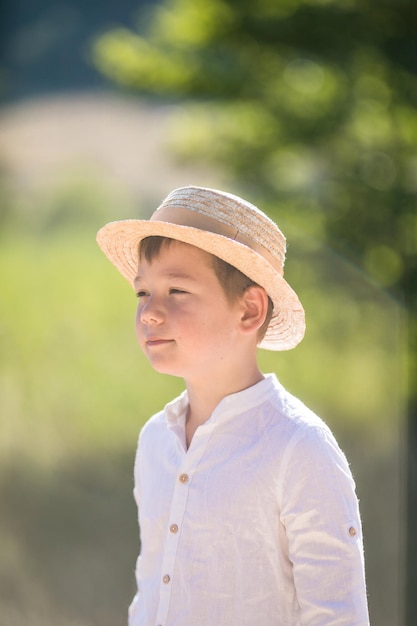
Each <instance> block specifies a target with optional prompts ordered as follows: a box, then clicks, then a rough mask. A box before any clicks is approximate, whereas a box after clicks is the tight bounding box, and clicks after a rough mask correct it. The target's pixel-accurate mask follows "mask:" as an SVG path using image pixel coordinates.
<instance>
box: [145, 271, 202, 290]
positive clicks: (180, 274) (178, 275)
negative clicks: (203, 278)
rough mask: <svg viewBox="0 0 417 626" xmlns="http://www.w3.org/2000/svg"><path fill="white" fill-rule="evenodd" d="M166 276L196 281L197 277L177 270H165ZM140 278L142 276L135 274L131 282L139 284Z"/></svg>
mask: <svg viewBox="0 0 417 626" xmlns="http://www.w3.org/2000/svg"><path fill="white" fill-rule="evenodd" d="M166 277H167V278H170V279H180V280H188V281H190V282H198V281H197V279H196V278H194V276H192V275H191V274H187V273H185V272H177V271H172V272H167V273H166ZM142 280H143V276H142V275H141V274H137V275H136V276H135V278H134V279H133V283H134V285H135V286H136V285H138V284H140V283H141V282H142Z"/></svg>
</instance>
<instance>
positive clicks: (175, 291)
mask: <svg viewBox="0 0 417 626" xmlns="http://www.w3.org/2000/svg"><path fill="white" fill-rule="evenodd" d="M169 293H171V294H177V293H187V292H186V291H184V289H175V288H171V289H170V290H169Z"/></svg>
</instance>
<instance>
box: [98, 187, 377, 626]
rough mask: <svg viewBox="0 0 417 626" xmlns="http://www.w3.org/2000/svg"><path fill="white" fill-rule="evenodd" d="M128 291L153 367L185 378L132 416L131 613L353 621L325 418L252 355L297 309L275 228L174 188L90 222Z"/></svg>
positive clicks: (247, 212)
mask: <svg viewBox="0 0 417 626" xmlns="http://www.w3.org/2000/svg"><path fill="white" fill-rule="evenodd" d="M97 240H98V243H99V245H100V247H101V248H102V250H103V251H104V253H105V254H106V255H107V257H108V258H109V259H110V260H111V261H112V263H113V264H114V265H115V266H116V267H117V269H118V270H119V271H120V272H121V273H122V275H123V276H124V277H125V278H127V280H128V281H129V282H130V283H131V285H132V286H133V287H134V289H135V291H136V293H137V296H138V298H139V303H138V308H137V316H136V334H137V338H138V341H139V344H140V346H141V348H142V350H143V351H144V353H145V355H146V356H147V358H148V359H149V361H150V363H151V365H152V367H153V368H154V369H156V370H157V371H159V372H164V373H168V374H171V375H173V376H180V377H182V378H184V381H185V387H186V390H185V391H184V392H183V394H182V395H181V396H180V397H179V398H177V399H175V400H173V401H172V402H171V403H169V404H168V405H167V406H166V407H165V408H164V410H163V411H161V412H160V413H158V414H156V415H155V416H153V417H152V418H151V419H150V420H149V421H148V423H147V424H146V425H145V426H144V428H143V429H142V432H141V434H140V437H139V444H138V452H137V457H136V462H135V490H134V493H135V498H136V501H137V504H138V509H139V526H140V536H141V555H140V557H139V559H138V563H137V570H136V578H137V585H138V591H137V594H136V596H135V599H134V601H133V603H132V605H131V607H130V610H129V624H130V626H256V625H259V626H297V625H308V626H318V625H320V626H324V625H326V626H328V625H330V624H337V625H338V626H342V625H345V626H359V625H360V626H364V625H366V624H368V623H369V620H368V610H367V601H366V590H365V577H364V564H363V548H362V536H361V523H360V518H359V511H358V502H357V498H356V496H355V491H354V483H353V479H352V476H351V473H350V470H349V466H348V464H347V462H346V459H345V457H344V455H343V453H342V452H341V451H340V449H339V447H338V445H337V443H336V441H335V439H334V437H333V435H332V433H331V432H330V430H329V429H328V427H327V426H326V425H325V424H324V423H323V422H322V421H321V420H320V418H318V417H317V416H315V415H314V414H313V413H312V412H311V411H309V410H308V409H307V408H306V407H305V406H304V405H303V404H302V403H301V402H300V401H299V400H297V399H295V398H294V397H293V396H291V395H290V394H289V393H288V392H287V391H286V390H285V389H284V388H283V387H282V385H280V383H279V382H278V380H277V379H276V377H275V375H271V374H269V375H264V374H262V372H261V371H260V369H259V367H258V365H257V359H256V353H257V346H258V345H259V346H260V347H262V348H267V349H270V350H286V349H289V348H292V347H294V346H295V345H296V344H297V343H299V342H300V341H301V339H302V338H303V335H304V329H305V323H304V311H303V308H302V306H301V304H300V302H299V300H298V297H297V295H296V294H295V292H294V291H293V290H292V289H291V287H290V286H289V285H288V283H287V282H286V281H285V280H284V278H283V265H284V257H285V238H284V236H283V235H282V233H281V232H280V230H279V229H278V227H277V226H276V225H275V224H274V223H273V222H272V221H271V220H270V219H269V218H268V217H267V216H266V215H265V214H263V213H262V212H261V211H259V209H257V208H256V207H254V206H253V205H251V204H250V203H248V202H246V201H245V200H243V199H241V198H239V197H237V196H233V195H231V194H227V193H224V192H221V191H217V190H212V189H206V188H201V187H184V188H181V189H176V190H174V191H173V192H172V193H171V194H170V195H169V196H168V197H167V198H166V199H165V200H164V201H163V203H162V204H161V206H160V207H159V208H158V209H157V210H156V211H155V213H154V214H153V215H152V217H151V218H150V220H149V221H145V220H127V221H120V222H112V223H110V224H107V225H106V226H104V227H103V228H102V229H101V230H100V231H99V233H98V236H97Z"/></svg>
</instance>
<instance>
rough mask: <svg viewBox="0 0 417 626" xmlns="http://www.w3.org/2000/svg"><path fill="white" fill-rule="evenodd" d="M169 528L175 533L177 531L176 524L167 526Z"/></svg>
mask: <svg viewBox="0 0 417 626" xmlns="http://www.w3.org/2000/svg"><path fill="white" fill-rule="evenodd" d="M169 530H170V531H171V532H172V533H174V534H175V533H177V532H178V526H177V525H176V524H171V526H170V527H169Z"/></svg>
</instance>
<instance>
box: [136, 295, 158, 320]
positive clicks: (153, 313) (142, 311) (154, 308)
mask: <svg viewBox="0 0 417 626" xmlns="http://www.w3.org/2000/svg"><path fill="white" fill-rule="evenodd" d="M138 317H139V319H140V321H141V322H142V324H148V325H149V324H160V323H161V321H162V320H163V318H164V315H163V311H162V308H161V306H159V305H158V303H157V302H156V301H155V300H154V298H151V297H148V298H147V301H146V302H145V303H144V304H143V305H142V306H141V305H140V304H139V307H138Z"/></svg>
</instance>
